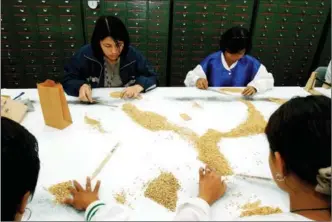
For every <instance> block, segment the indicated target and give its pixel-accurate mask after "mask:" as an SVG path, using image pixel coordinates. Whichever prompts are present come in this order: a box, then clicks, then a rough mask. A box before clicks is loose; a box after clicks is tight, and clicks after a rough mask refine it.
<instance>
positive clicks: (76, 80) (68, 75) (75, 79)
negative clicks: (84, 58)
mask: <svg viewBox="0 0 332 222" xmlns="http://www.w3.org/2000/svg"><path fill="white" fill-rule="evenodd" d="M79 57H80V53H76V54H75V55H74V56H73V57H72V58H71V59H70V61H69V62H68V63H67V64H66V65H65V67H64V78H63V80H62V85H63V89H64V90H65V92H66V93H67V94H68V95H70V96H76V97H77V96H78V95H79V90H80V88H81V86H82V85H83V84H85V83H87V81H86V80H85V79H84V78H82V77H81V76H80V69H81V62H80V59H79Z"/></svg>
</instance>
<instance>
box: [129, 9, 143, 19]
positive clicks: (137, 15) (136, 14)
mask: <svg viewBox="0 0 332 222" xmlns="http://www.w3.org/2000/svg"><path fill="white" fill-rule="evenodd" d="M146 18H147V13H146V11H134V10H128V12H127V19H146Z"/></svg>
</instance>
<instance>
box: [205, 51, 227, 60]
mask: <svg viewBox="0 0 332 222" xmlns="http://www.w3.org/2000/svg"><path fill="white" fill-rule="evenodd" d="M221 53H222V51H218V52H214V53H212V54H210V55H208V56H207V57H206V58H205V59H204V60H203V62H202V63H208V62H210V61H213V60H218V61H221Z"/></svg>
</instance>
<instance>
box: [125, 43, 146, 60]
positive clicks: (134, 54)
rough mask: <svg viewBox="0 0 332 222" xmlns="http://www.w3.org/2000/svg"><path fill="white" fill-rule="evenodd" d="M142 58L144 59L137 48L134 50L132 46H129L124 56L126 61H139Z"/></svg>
mask: <svg viewBox="0 0 332 222" xmlns="http://www.w3.org/2000/svg"><path fill="white" fill-rule="evenodd" d="M143 58H144V56H143V54H142V53H141V52H140V51H139V50H138V49H137V48H135V47H134V46H132V45H129V47H128V52H127V55H126V59H127V60H140V59H143Z"/></svg>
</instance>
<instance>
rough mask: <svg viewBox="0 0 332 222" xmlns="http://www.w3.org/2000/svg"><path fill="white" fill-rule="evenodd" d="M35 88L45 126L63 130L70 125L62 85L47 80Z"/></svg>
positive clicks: (70, 121)
mask: <svg viewBox="0 0 332 222" xmlns="http://www.w3.org/2000/svg"><path fill="white" fill-rule="evenodd" d="M37 88H38V94H39V100H40V105H41V107H42V111H43V116H44V121H45V124H46V125H48V126H51V127H54V128H57V129H64V128H66V127H67V126H69V125H70V124H72V119H71V115H70V112H69V108H68V103H67V100H66V97H65V93H64V91H63V88H62V85H61V84H60V83H55V82H54V81H53V80H49V79H48V80H46V81H45V82H43V83H39V84H37Z"/></svg>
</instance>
